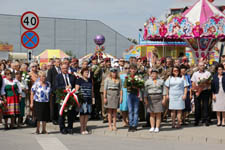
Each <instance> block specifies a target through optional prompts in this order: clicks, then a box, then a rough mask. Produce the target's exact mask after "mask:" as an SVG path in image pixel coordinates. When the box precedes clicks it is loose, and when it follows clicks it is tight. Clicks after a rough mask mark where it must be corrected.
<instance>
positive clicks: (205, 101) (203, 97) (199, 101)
mask: <svg viewBox="0 0 225 150" xmlns="http://www.w3.org/2000/svg"><path fill="white" fill-rule="evenodd" d="M210 93H211V92H210V90H204V91H202V92H201V94H200V95H199V96H198V97H196V98H195V121H196V122H199V121H200V119H201V116H202V115H203V116H202V117H203V118H202V121H203V122H205V121H209V97H210Z"/></svg>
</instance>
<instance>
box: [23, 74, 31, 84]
mask: <svg viewBox="0 0 225 150" xmlns="http://www.w3.org/2000/svg"><path fill="white" fill-rule="evenodd" d="M22 82H23V84H24V85H28V83H29V82H30V75H29V74H28V73H27V72H23V73H22Z"/></svg>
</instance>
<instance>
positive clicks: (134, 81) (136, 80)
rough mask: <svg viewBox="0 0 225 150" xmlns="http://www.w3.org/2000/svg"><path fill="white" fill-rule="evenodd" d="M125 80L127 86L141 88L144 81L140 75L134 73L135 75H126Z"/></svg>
mask: <svg viewBox="0 0 225 150" xmlns="http://www.w3.org/2000/svg"><path fill="white" fill-rule="evenodd" d="M126 80H127V82H126V83H127V87H131V88H143V87H144V85H145V81H144V79H143V77H142V76H141V75H135V76H130V75H129V76H126Z"/></svg>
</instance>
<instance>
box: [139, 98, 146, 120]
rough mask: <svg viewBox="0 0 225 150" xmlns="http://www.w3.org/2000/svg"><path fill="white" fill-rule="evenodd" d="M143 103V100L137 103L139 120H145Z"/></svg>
mask: <svg viewBox="0 0 225 150" xmlns="http://www.w3.org/2000/svg"><path fill="white" fill-rule="evenodd" d="M145 117H146V116H145V104H144V102H143V101H140V103H139V118H140V121H145Z"/></svg>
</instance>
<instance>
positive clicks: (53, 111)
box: [47, 58, 61, 125]
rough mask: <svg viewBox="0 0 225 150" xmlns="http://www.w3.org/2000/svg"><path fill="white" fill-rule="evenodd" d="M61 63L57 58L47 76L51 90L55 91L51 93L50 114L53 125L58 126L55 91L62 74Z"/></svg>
mask: <svg viewBox="0 0 225 150" xmlns="http://www.w3.org/2000/svg"><path fill="white" fill-rule="evenodd" d="M60 63H61V60H60V59H59V58H56V59H55V62H54V66H53V67H52V68H51V69H49V70H48V75H47V81H49V82H50V83H51V88H52V91H53V92H52V93H51V102H50V105H51V106H50V114H51V120H52V123H53V124H54V125H57V124H58V119H59V110H58V104H57V103H56V96H55V94H54V91H55V90H56V87H55V85H56V83H55V79H56V76H57V75H58V74H60V73H61V69H60Z"/></svg>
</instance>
